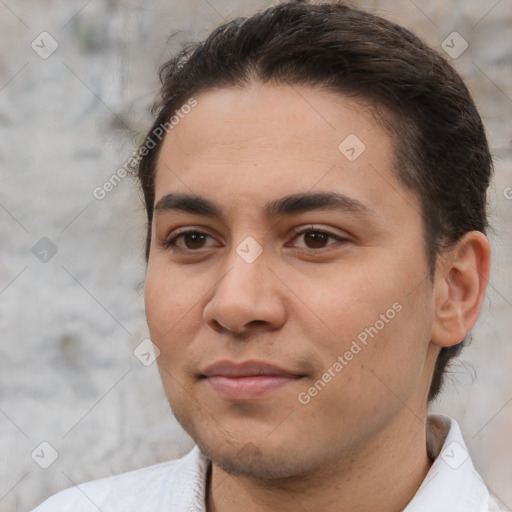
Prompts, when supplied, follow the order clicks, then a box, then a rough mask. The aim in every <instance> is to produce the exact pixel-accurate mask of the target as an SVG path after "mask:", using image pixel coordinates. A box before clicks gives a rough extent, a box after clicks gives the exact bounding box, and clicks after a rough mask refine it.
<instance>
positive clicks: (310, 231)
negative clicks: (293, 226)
mask: <svg viewBox="0 0 512 512" xmlns="http://www.w3.org/2000/svg"><path fill="white" fill-rule="evenodd" d="M301 237H302V238H303V240H304V245H298V246H296V247H299V248H301V249H312V250H321V249H326V248H328V247H329V246H331V245H335V243H336V242H340V243H343V242H349V241H350V240H349V239H348V238H343V237H341V236H339V235H335V234H334V233H330V232H329V231H325V230H323V229H318V228H313V227H309V228H306V229H303V230H302V231H299V232H297V234H296V236H295V238H297V239H299V238H301ZM329 239H332V240H334V241H335V242H334V243H328V241H329Z"/></svg>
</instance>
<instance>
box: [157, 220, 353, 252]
mask: <svg viewBox="0 0 512 512" xmlns="http://www.w3.org/2000/svg"><path fill="white" fill-rule="evenodd" d="M309 232H314V233H321V234H324V235H326V236H327V237H329V238H333V239H335V240H337V241H338V242H349V241H350V240H351V239H350V237H349V236H343V235H339V234H336V233H334V232H332V231H330V230H329V229H326V228H323V227H321V226H318V225H316V224H309V225H306V226H298V227H295V228H293V229H292V233H293V238H292V240H294V239H295V238H297V237H298V236H300V235H302V234H304V233H309ZM189 233H199V234H202V235H206V236H207V237H210V238H212V239H214V237H213V236H212V235H210V234H209V233H208V232H207V228H204V227H201V226H192V227H190V226H189V227H184V228H181V229H179V228H178V229H177V230H175V231H173V232H172V236H169V237H167V238H166V239H165V240H164V241H162V242H161V243H160V245H161V247H162V248H163V249H166V250H173V251H175V252H187V253H190V254H192V253H200V252H202V250H203V249H205V248H204V247H202V248H200V249H197V250H194V249H186V248H182V247H179V246H177V245H176V244H175V241H176V240H177V239H178V238H179V237H181V236H183V235H186V234H189ZM331 245H336V244H329V245H327V246H326V247H321V248H319V249H311V248H308V247H297V248H298V249H299V250H302V251H306V252H312V253H321V252H325V251H328V250H330V249H329V247H330V246H331ZM208 247H211V246H208ZM208 247H206V248H208Z"/></svg>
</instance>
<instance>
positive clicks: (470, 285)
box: [431, 231, 491, 347]
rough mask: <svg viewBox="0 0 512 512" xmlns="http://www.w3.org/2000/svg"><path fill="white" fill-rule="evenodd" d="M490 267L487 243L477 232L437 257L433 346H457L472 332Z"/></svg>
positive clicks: (464, 237) (470, 233) (462, 238)
mask: <svg viewBox="0 0 512 512" xmlns="http://www.w3.org/2000/svg"><path fill="white" fill-rule="evenodd" d="M490 265H491V249H490V245H489V240H488V239H487V237H486V236H485V235H484V234H483V233H481V232H480V231H470V232H468V233H465V234H464V235H463V236H462V237H461V238H460V239H459V240H458V241H457V243H456V244H455V245H454V246H453V247H452V248H451V249H449V250H448V251H447V252H446V253H444V254H442V255H441V256H440V257H439V259H438V263H437V265H436V273H435V277H434V295H435V296H434V300H435V306H434V307H435V311H434V323H433V326H432V334H431V341H432V343H434V344H435V345H439V346H441V347H450V346H452V345H456V344H457V343H460V342H461V341H462V340H463V339H464V338H465V337H466V336H467V334H468V333H469V331H470V330H471V329H472V328H473V326H474V325H475V323H476V321H477V319H478V315H479V313H480V308H481V306H482V301H483V299H484V296H485V290H486V288H487V283H488V282H489V274H490Z"/></svg>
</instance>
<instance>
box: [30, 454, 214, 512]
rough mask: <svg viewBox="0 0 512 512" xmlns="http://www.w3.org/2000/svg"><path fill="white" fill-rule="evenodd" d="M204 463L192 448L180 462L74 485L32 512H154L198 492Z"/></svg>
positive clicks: (204, 467)
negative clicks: (189, 492) (187, 492)
mask: <svg viewBox="0 0 512 512" xmlns="http://www.w3.org/2000/svg"><path fill="white" fill-rule="evenodd" d="M205 470H206V459H205V458H204V456H202V454H201V453H200V452H199V449H198V448H197V446H196V447H194V448H193V449H192V451H191V452H189V453H188V454H187V455H185V456H184V457H182V458H181V459H177V460H172V461H167V462H162V463H160V464H155V465H153V466H148V467H145V468H141V469H137V470H134V471H129V472H126V473H121V474H119V475H113V476H109V477H106V478H102V479H99V480H93V481H91V482H86V483H83V484H79V485H75V486H73V487H70V488H69V489H65V490H63V491H60V492H58V493H57V494H55V495H53V496H51V497H50V498H48V499H47V500H46V501H44V502H43V503H41V505H39V506H38V507H36V508H35V509H34V510H33V511H32V512H97V511H98V510H101V511H102V512H114V511H123V512H127V511H131V510H133V511H135V510H136V511H138V512H143V511H146V510H148V511H149V510H158V509H160V507H161V506H162V505H164V504H170V503H174V502H176V503H179V502H180V501H181V500H183V499H186V496H185V494H186V492H184V489H189V490H191V491H196V492H197V489H195V488H197V487H199V488H200V489H202V487H203V486H202V480H203V477H204V474H205Z"/></svg>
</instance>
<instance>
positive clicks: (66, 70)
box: [0, 0, 512, 512]
mask: <svg viewBox="0 0 512 512" xmlns="http://www.w3.org/2000/svg"><path fill="white" fill-rule="evenodd" d="M273 3H276V2H273ZM353 3H354V5H360V6H363V7H368V8H370V9H372V10H375V11H376V12H377V13H378V14H381V15H383V16H385V17H387V18H389V19H391V20H393V21H396V22H398V23H400V24H403V25H405V26H407V27H408V28H411V29H412V30H413V31H415V32H416V33H418V35H420V36H422V37H423V38H424V39H425V40H426V41H427V42H428V43H430V44H431V45H432V46H434V47H436V48H438V49H440V48H441V46H440V45H441V43H442V41H443V40H445V39H446V37H447V36H448V35H449V34H451V33H452V32H454V31H456V32H458V33H459V34H460V35H461V36H462V37H463V38H464V39H465V40H466V41H467V42H468V45H469V46H468V48H467V50H466V51H465V52H464V53H463V54H462V55H461V56H460V57H458V58H457V59H453V63H454V65H455V67H456V68H457V69H458V70H459V72H460V73H461V74H462V75H463V77H464V78H465V79H466V81H467V83H468V85H469V87H470V89H471V91H472V93H473V95H474V97H475V100H476V102H477V105H478V107H479V109H480V112H481V114H482V116H483V118H484V122H485V123H486V126H487V130H488V133H489V138H490V143H491V146H492V151H493V154H494V155H495V159H496V161H495V164H496V176H495V181H494V184H493V186H492V191H491V194H490V200H491V223H492V225H493V227H494V231H493V234H492V236H491V239H492V243H493V247H494V261H493V277H492V280H491V283H490V287H489V292H488V299H487V300H486V302H485V306H484V311H483V313H482V316H481V319H480V320H479V323H478V326H477V328H476V329H475V330H474V341H473V342H472V344H471V345H470V346H469V347H468V348H466V349H465V351H464V353H463V356H462V358H461V359H460V362H459V363H457V364H456V365H455V366H454V368H453V372H454V373H453V375H452V377H451V378H450V379H449V380H448V386H447V390H446V392H445V393H444V395H443V397H442V399H441V400H439V401H438V402H437V403H436V404H435V407H434V408H433V409H435V410H437V411H442V412H446V413H448V414H450V415H452V416H454V417H455V418H457V419H458V420H459V422H460V424H461V426H462V428H463V433H464V435H465V438H466V441H467V443H468V445H469V448H470V450H471V451H472V455H473V458H474V460H475V462H476V465H477V468H478V469H479V470H480V472H481V473H482V475H483V477H484V478H485V479H486V481H487V483H488V484H489V486H490V487H491V488H492V489H493V490H494V492H495V493H496V494H498V496H499V497H500V498H501V499H502V501H503V502H504V503H505V504H506V505H507V506H508V507H512V485H511V484H512V436H511V435H510V426H511V423H512V372H511V371H510V370H509V369H510V366H511V365H512V343H510V342H509V341H510V334H511V333H512V284H511V276H512V263H511V262H512V258H511V255H512V243H511V239H512V222H511V219H512V199H507V198H506V197H505V195H507V194H506V192H505V191H506V190H508V189H507V187H512V166H511V164H512V150H511V140H512V121H511V120H512V86H511V84H512V53H511V47H512V46H511V40H510V31H511V28H512V3H511V2H510V1H509V0H503V1H493V2H490V3H487V2H481V1H476V0H475V1H467V2H455V1H441V0H435V1H429V2H426V1H423V2H420V1H419V0H417V1H415V2H413V1H412V0H395V1H391V0H388V1H383V0H382V1H378V0H375V1H362V0H361V1H354V2H353ZM270 5H272V2H270V1H263V0H260V1H258V2H255V1H254V0H243V1H241V0H239V1H234V0H193V1H192V0H191V1H188V2H180V1H177V0H171V1H149V2H148V1H145V2H143V1H140V0H130V1H126V2H121V1H117V0H94V1H87V0H80V1H78V0H71V1H54V0H46V1H44V2H40V1H36V0H19V1H15V0H5V1H2V2H0V48H1V49H2V59H1V62H0V130H1V135H0V169H1V170H0V247H1V256H0V336H1V338H0V339H1V341H0V356H1V358H0V446H1V449H0V511H3V512H13V511H25V510H29V509H31V508H32V507H34V506H35V505H36V504H37V503H39V502H40V501H42V500H43V499H45V498H46V497H47V496H49V495H50V494H53V493H55V492H56V491H58V490H60V489H63V488H65V487H70V486H71V485H73V484H74V483H80V482H84V481H87V480H91V479H96V478H100V477H103V476H107V475H110V474H112V473H120V472H123V471H127V470H131V469H135V468H138V467H142V466H146V465H149V464H154V463H156V462H160V461H163V460H166V459H170V458H175V457H179V456H181V455H182V454H184V453H185V452H187V451H188V450H189V449H190V447H191V446H192V443H191V441H190V439H189V438H188V437H187V436H186V434H184V433H183V432H182V430H181V428H180V427H179V426H178V424H177V423H176V421H175V419H174V418H173V417H172V414H171V412H170V411H169V408H168V405H167V402H166V399H165V396H164V393H163V390H162V386H161V384H160V380H159V377H158V372H157V369H156V366H155V365H154V364H153V365H151V366H148V367H146V366H144V365H143V364H141V363H140V362H139V361H138V360H137V359H136V358H135V357H134V356H133V354H132V351H133V350H134V349H135V347H137V345H138V344H139V343H140V342H141V341H142V340H143V339H145V338H146V337H147V336H148V331H147V327H146V324H145V318H144V311H143V299H142V287H141V286H142V282H143V279H144V271H145V264H144V260H143V243H144V235H145V233H144V222H145V219H144V210H143V207H142V203H141V200H140V198H139V194H138V191H137V189H136V187H135V185H134V183H133V182H131V181H129V179H124V180H123V181H122V182H121V183H120V184H119V185H118V186H117V187H115V189H114V190H113V191H111V192H109V193H108V194H107V195H106V197H105V198H104V199H102V200H99V199H96V198H95V197H94V196H93V191H94V189H95V188H96V187H99V186H101V185H102V184H103V183H104V182H105V181H106V180H107V179H108V178H109V177H110V176H111V175H112V174H113V173H114V172H115V170H116V169H117V168H118V167H120V166H121V165H122V164H123V163H124V161H125V160H126V159H127V157H128V156H129V155H130V153H131V151H132V150H133V149H134V147H133V140H134V138H136V137H137V134H138V133H140V132H141V131H142V130H144V129H145V128H147V126H148V124H149V122H150V116H149V114H148V111H147V109H148V107H149V105H150V104H151V102H152V100H153V98H154V97H155V94H156V93H157V90H158V85H159V84H158V80H157V76H156V70H157V68H158V66H159V64H161V63H162V62H163V61H164V60H166V59H167V58H168V56H169V52H170V51H173V50H174V49H175V48H176V46H175V43H174V42H173V41H178V42H180V41H183V40H184V38H185V39H186V38H187V37H192V38H199V37H204V36H205V35H206V34H207V33H208V31H209V30H210V29H212V28H213V27H215V26H217V25H219V24H220V23H222V22H224V21H225V20H229V19H232V18H233V17H235V16H237V15H244V14H250V13H252V12H254V11H256V10H258V8H262V7H266V6H270ZM177 31H181V34H178V36H176V37H175V38H173V39H171V40H170V41H167V40H168V38H169V36H170V35H171V34H172V33H174V32H177ZM42 32H47V33H48V35H47V34H41V33H42ZM31 45H32V46H31ZM56 45H58V47H57V48H56V50H55V51H54V52H53V53H51V52H52V50H53V49H54V47H55V46H56ZM441 51H442V50H441ZM509 197H510V194H509ZM34 247H35V248H34ZM45 251H46V252H45ZM55 251H57V252H56V253H55ZM34 253H35V254H34ZM54 253H55V254H54ZM45 260H46V261H45ZM42 442H44V443H49V444H50V445H51V447H53V448H50V447H49V446H48V445H46V444H43V445H41V444H40V443H42ZM53 449H55V450H56V453H55V455H57V454H58V458H57V460H55V462H54V463H53V464H51V465H50V466H49V467H48V469H43V468H42V467H40V466H41V465H42V466H45V465H47V464H49V463H50V462H51V460H52V456H53V455H54V452H53V451H52V450H53ZM41 450H42V451H41Z"/></svg>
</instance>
